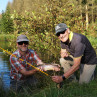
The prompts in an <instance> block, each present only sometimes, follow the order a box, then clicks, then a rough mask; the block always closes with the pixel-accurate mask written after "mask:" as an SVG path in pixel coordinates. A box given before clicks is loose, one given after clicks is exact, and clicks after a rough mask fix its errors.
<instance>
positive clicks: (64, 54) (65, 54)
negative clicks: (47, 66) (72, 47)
mask: <svg viewBox="0 0 97 97" xmlns="http://www.w3.org/2000/svg"><path fill="white" fill-rule="evenodd" d="M60 55H61V58H65V57H68V56H69V54H68V52H67V51H66V49H62V48H61V51H60Z"/></svg>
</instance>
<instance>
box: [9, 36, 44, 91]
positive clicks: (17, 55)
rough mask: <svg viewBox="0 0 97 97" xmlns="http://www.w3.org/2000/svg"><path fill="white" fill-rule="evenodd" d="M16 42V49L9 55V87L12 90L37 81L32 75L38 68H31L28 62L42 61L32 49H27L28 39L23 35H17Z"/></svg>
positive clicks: (18, 89)
mask: <svg viewBox="0 0 97 97" xmlns="http://www.w3.org/2000/svg"><path fill="white" fill-rule="evenodd" d="M16 43H17V48H18V49H17V50H16V51H15V52H14V53H13V54H12V55H11V56H10V63H11V73H10V78H11V81H10V87H11V89H12V90H14V91H20V90H21V88H22V87H23V86H27V85H30V86H31V85H32V86H33V85H34V86H35V85H36V83H37V79H36V78H35V77H34V76H33V75H34V74H35V73H37V71H38V70H37V69H33V68H32V67H31V66H30V65H29V64H31V65H33V63H35V64H36V65H41V64H44V63H43V62H42V60H40V58H39V57H38V55H37V54H36V52H35V51H34V50H31V49H28V45H29V40H28V38H27V37H26V36H25V35H20V36H18V37H17V41H16ZM28 63H29V64H28ZM39 69H41V68H39Z"/></svg>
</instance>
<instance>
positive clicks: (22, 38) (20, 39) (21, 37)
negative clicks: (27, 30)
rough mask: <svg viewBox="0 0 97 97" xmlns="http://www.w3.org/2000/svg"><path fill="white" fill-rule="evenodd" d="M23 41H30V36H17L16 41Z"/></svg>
mask: <svg viewBox="0 0 97 97" xmlns="http://www.w3.org/2000/svg"><path fill="white" fill-rule="evenodd" d="M21 41H28V42H29V40H28V38H27V37H26V35H20V36H18V37H17V41H16V42H21Z"/></svg>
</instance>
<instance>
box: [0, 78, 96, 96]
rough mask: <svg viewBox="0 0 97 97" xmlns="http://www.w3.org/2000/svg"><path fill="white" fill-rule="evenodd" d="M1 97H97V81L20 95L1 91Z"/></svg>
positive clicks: (54, 86)
mask: <svg viewBox="0 0 97 97" xmlns="http://www.w3.org/2000/svg"><path fill="white" fill-rule="evenodd" d="M36 91H37V92H36ZM0 97H97V79H96V80H94V81H91V82H90V83H89V84H82V85H80V84H78V83H72V82H70V83H68V82H66V81H65V82H64V85H63V87H62V88H57V87H56V85H55V84H54V85H49V86H48V87H46V88H43V89H41V90H39V89H37V90H32V91H27V90H26V89H25V90H24V92H20V93H16V92H12V91H9V92H5V91H3V90H2V89H0Z"/></svg>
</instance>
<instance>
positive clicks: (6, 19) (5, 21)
mask: <svg viewBox="0 0 97 97" xmlns="http://www.w3.org/2000/svg"><path fill="white" fill-rule="evenodd" d="M1 26H2V27H1V28H2V31H3V33H12V32H13V31H14V28H13V20H12V19H11V18H10V9H9V7H7V9H6V12H5V13H4V12H3V13H2V18H1Z"/></svg>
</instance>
